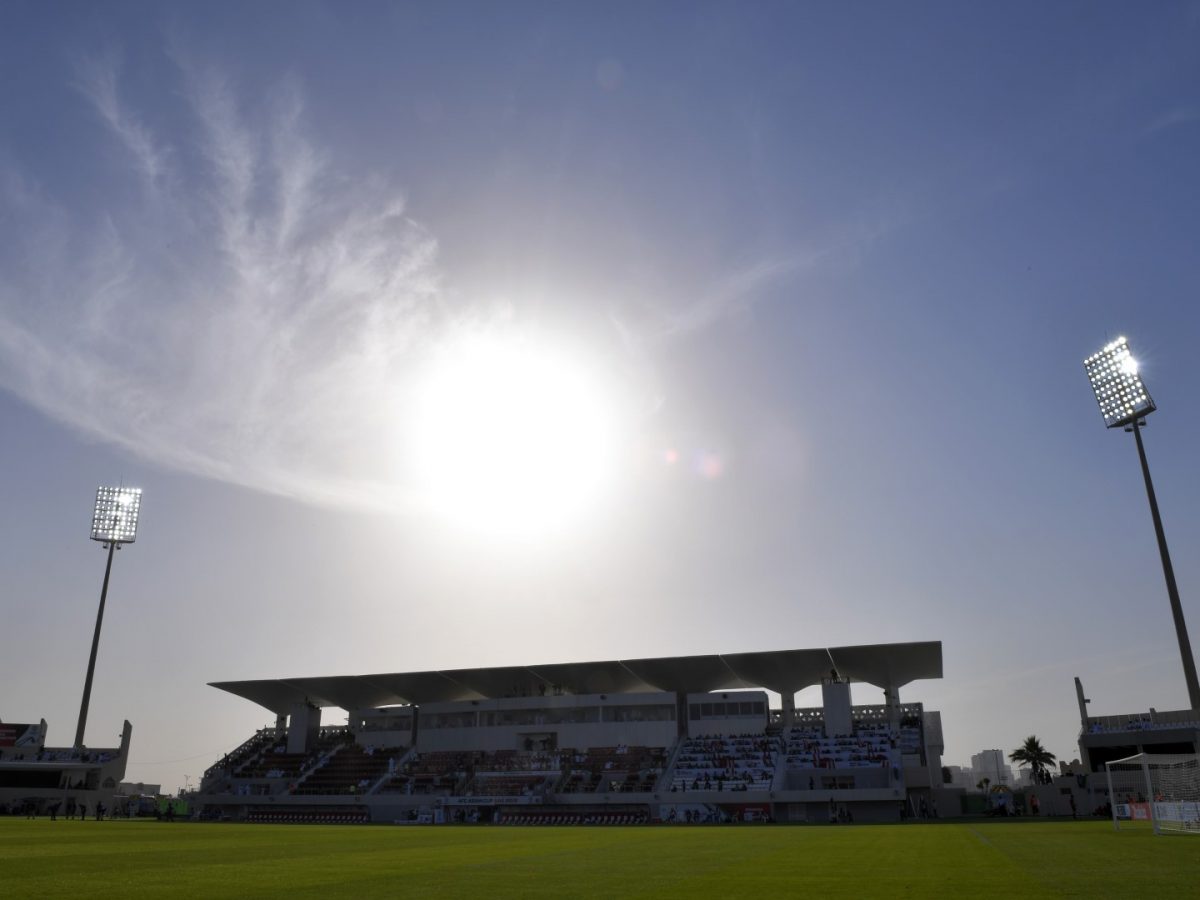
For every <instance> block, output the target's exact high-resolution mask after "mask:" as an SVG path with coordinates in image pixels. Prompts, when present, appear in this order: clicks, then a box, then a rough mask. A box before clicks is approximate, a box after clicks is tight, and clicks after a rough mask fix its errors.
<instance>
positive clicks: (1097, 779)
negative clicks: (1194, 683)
mask: <svg viewBox="0 0 1200 900" xmlns="http://www.w3.org/2000/svg"><path fill="white" fill-rule="evenodd" d="M1075 694H1076V697H1077V699H1078V702H1079V760H1080V766H1079V770H1080V771H1079V772H1078V773H1077V774H1078V775H1079V776H1087V777H1086V778H1080V779H1079V780H1080V782H1081V784H1083V783H1086V785H1087V787H1088V789H1089V790H1090V791H1091V794H1092V796H1091V799H1090V801H1089V802H1091V803H1092V804H1093V805H1096V804H1098V803H1110V802H1113V800H1114V798H1110V797H1109V796H1108V783H1107V780H1106V779H1105V777H1104V774H1105V765H1106V764H1107V763H1110V762H1116V761H1117V760H1122V759H1126V758H1128V757H1131V756H1136V755H1137V754H1140V753H1149V754H1153V755H1155V756H1177V755H1186V754H1194V753H1197V752H1200V710H1194V709H1175V710H1157V709H1149V710H1145V711H1140V712H1132V713H1118V714H1110V715H1102V716H1093V715H1089V714H1088V712H1089V711H1088V704H1089V703H1091V701H1090V700H1088V699H1087V698H1085V697H1084V692H1083V684H1082V683H1081V682H1080V680H1079V679H1078V678H1076V679H1075ZM1115 799H1116V800H1117V802H1120V800H1121V798H1120V797H1118V798H1115Z"/></svg>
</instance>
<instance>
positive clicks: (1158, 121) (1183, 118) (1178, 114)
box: [1142, 106, 1200, 137]
mask: <svg viewBox="0 0 1200 900" xmlns="http://www.w3.org/2000/svg"><path fill="white" fill-rule="evenodd" d="M1196 121H1200V110H1198V109H1195V108H1194V107H1191V106H1180V107H1177V108H1175V109H1171V110H1167V112H1165V113H1162V114H1161V115H1160V116H1158V117H1157V118H1155V119H1154V120H1153V121H1152V122H1151V123H1150V124H1149V125H1147V126H1146V128H1145V129H1144V130H1143V132H1142V135H1143V136H1144V137H1151V136H1153V135H1156V134H1158V133H1159V132H1162V131H1167V130H1169V129H1171V128H1178V127H1179V126H1181V125H1190V124H1192V123H1193V122H1196Z"/></svg>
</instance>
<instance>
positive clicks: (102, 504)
mask: <svg viewBox="0 0 1200 900" xmlns="http://www.w3.org/2000/svg"><path fill="white" fill-rule="evenodd" d="M141 509H142V489H141V488H127V487H101V488H97V489H96V509H95V512H93V513H92V534H91V539H92V540H93V541H103V542H105V543H106V544H107V543H112V544H132V543H133V542H134V541H135V540H136V539H137V526H138V514H139V513H140V512H141Z"/></svg>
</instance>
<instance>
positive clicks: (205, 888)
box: [0, 818, 1200, 900]
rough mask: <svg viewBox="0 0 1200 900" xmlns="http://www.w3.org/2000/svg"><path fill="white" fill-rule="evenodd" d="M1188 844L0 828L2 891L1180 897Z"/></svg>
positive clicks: (574, 832)
mask: <svg viewBox="0 0 1200 900" xmlns="http://www.w3.org/2000/svg"><path fill="white" fill-rule="evenodd" d="M1198 892H1200V838H1198V837H1191V836H1168V837H1155V836H1154V835H1153V834H1151V833H1150V831H1149V830H1148V829H1143V830H1134V831H1122V832H1121V833H1119V834H1118V833H1116V832H1115V831H1114V830H1113V828H1112V825H1111V824H1110V823H1108V822H1101V821H1087V822H1070V821H1055V822H1048V821H1018V822H991V821H987V822H985V821H978V822H976V821H972V822H961V823H933V824H908V825H879V826H870V825H859V826H854V825H851V826H794V827H789V826H773V827H772V826H753V825H742V826H694V827H691V826H663V827H646V826H642V827H594V828H588V827H570V828H552V827H542V828H537V827H533V828H521V827H494V826H480V827H470V826H457V827H445V826H442V827H438V826H412V827H408V826H406V827H368V826H359V827H355V826H340V827H336V826H304V825H292V826H287V825H237V824H190V823H182V822H176V823H166V822H154V821H133V822H125V821H112V822H95V821H90V820H89V821H86V822H80V821H78V820H73V821H62V820H60V821H57V822H51V821H49V820H47V819H44V818H43V819H37V820H32V821H30V820H26V819H20V818H11V819H0V893H2V894H3V896H7V897H14V898H16V897H21V898H27V897H51V896H53V897H97V896H99V897H150V896H154V897H164V896H176V897H179V896H189V897H193V896H194V897H325V898H329V897H410V896H411V897H436V898H447V897H472V898H483V900H495V898H504V897H554V898H564V897H565V898H574V897H619V898H629V897H647V898H648V897H686V898H690V900H697V898H707V897H719V898H729V897H755V898H765V897H799V896H812V897H819V898H822V900H825V898H831V897H888V898H894V897H1006V898H1024V897H1085V896H1086V897H1125V898H1128V897H1134V896H1136V897H1155V898H1166V897H1195V896H1197V895H1198Z"/></svg>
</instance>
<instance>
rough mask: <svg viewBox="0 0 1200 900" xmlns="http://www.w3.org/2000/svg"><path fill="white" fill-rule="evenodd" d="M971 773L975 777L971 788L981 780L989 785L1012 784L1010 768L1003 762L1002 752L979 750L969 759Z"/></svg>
mask: <svg viewBox="0 0 1200 900" xmlns="http://www.w3.org/2000/svg"><path fill="white" fill-rule="evenodd" d="M971 771H972V773H973V774H974V776H975V780H974V781H973V782H972V787H974V785H976V784H978V783H979V782H980V781H982V780H983V779H985V778H986V779H987V780H988V783H989V784H993V785H995V784H1007V785H1009V786H1010V787H1011V786H1012V784H1013V773H1012V768H1011V767H1010V766H1009V765H1008V763H1007V762H1005V758H1004V751H1003V750H980V751H979V752H978V753H976V754H975V755H974V756H972V757H971Z"/></svg>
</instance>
